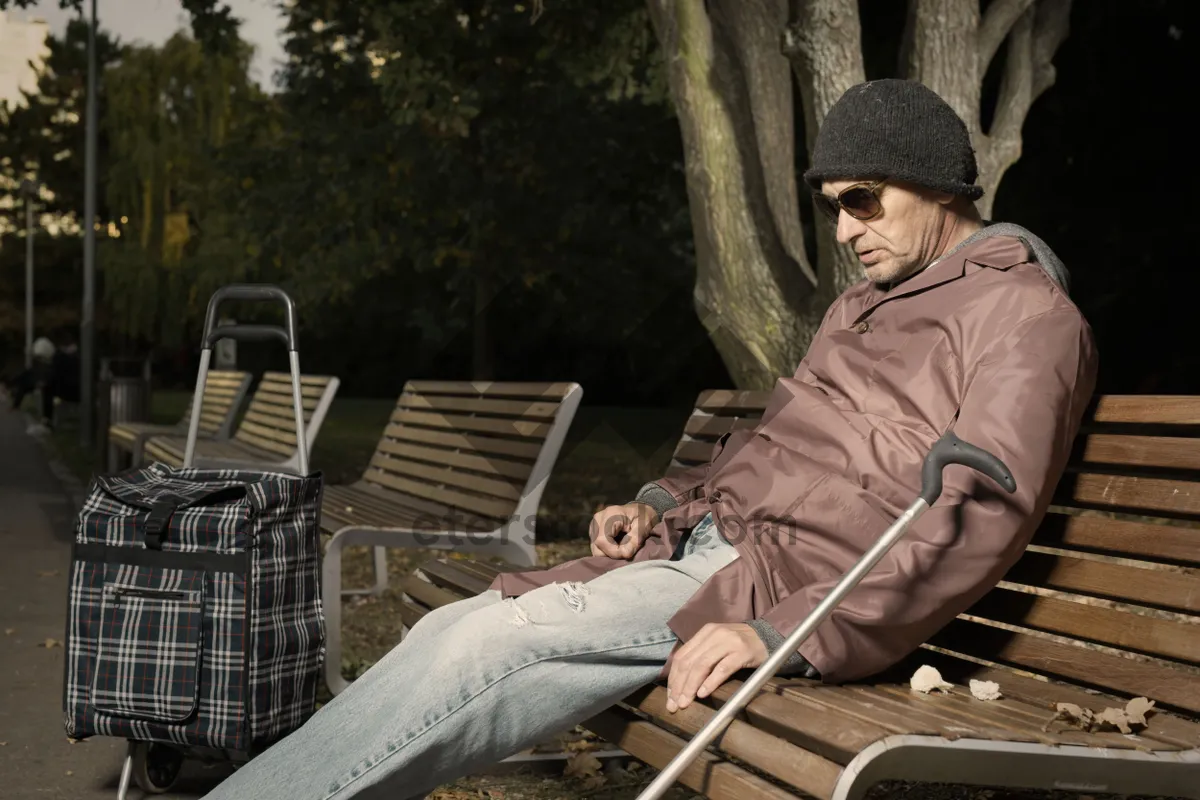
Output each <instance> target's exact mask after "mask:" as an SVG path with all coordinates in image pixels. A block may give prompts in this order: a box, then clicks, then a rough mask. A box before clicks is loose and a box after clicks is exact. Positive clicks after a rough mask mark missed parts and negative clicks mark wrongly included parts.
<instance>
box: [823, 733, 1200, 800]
mask: <svg viewBox="0 0 1200 800" xmlns="http://www.w3.org/2000/svg"><path fill="white" fill-rule="evenodd" d="M1152 724H1153V723H1152ZM884 780H908V781H922V782H929V783H957V784H969V785H975V786H1003V787H1009V788H1014V789H1017V788H1020V789H1057V790H1060V791H1076V792H1104V793H1113V794H1136V795H1154V796H1166V797H1188V798H1193V800H1200V750H1188V751H1183V752H1158V753H1146V752H1143V751H1140V750H1133V749H1129V750H1119V749H1116V748H1103V749H1102V748H1096V747H1082V746H1076V745H1060V746H1051V745H1045V744H1036V743H1031V742H997V741H987V740H981V739H959V740H956V741H950V740H949V739H943V738H941V737H940V736H908V735H896V736H889V737H887V738H885V739H881V740H879V741H878V742H875V743H874V744H872V745H870V746H869V747H867V748H866V749H864V750H863V751H862V752H861V753H859V754H858V755H857V756H855V758H854V759H853V760H852V761H851V762H850V763H849V764H848V765H847V766H846V768H845V769H844V770H843V771H842V775H841V778H839V780H838V783H837V786H836V787H834V791H833V797H832V800H861V798H863V797H864V796H866V794H867V792H868V790H870V788H871V787H872V786H874V785H875V784H877V783H879V782H880V781H884Z"/></svg>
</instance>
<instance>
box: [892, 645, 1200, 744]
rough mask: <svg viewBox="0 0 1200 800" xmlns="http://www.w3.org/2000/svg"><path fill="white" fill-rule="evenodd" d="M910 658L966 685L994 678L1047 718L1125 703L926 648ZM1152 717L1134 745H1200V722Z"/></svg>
mask: <svg viewBox="0 0 1200 800" xmlns="http://www.w3.org/2000/svg"><path fill="white" fill-rule="evenodd" d="M909 661H910V662H912V663H916V662H917V661H919V662H920V663H923V664H929V665H931V666H933V667H936V668H937V669H938V670H940V671H941V673H942V676H943V677H944V678H946V680H949V681H954V682H956V683H958V684H960V685H964V686H966V685H968V683H969V681H970V679H972V678H974V679H975V680H980V681H992V682H994V683H996V684H998V685H999V686H1000V690H1001V692H1003V694H1004V695H1005V696H1006V697H1009V698H1011V699H1013V700H1019V701H1021V702H1022V703H1024V704H1026V705H1027V706H1029V707H1030V708H1032V709H1037V710H1040V711H1041V712H1042V713H1043V714H1044V718H1045V720H1049V719H1050V718H1051V717H1052V716H1054V712H1055V707H1056V704H1058V703H1075V704H1076V705H1078V706H1080V707H1083V708H1091V709H1093V710H1095V711H1099V710H1100V709H1101V708H1103V707H1106V706H1123V705H1124V702H1125V701H1124V700H1122V699H1119V698H1115V697H1110V696H1107V695H1097V694H1092V693H1091V692H1089V691H1085V690H1083V689H1080V688H1079V687H1077V686H1073V685H1071V684H1068V683H1062V682H1060V681H1048V680H1044V679H1039V678H1034V677H1031V676H1029V675H1020V674H1017V673H1016V672H1013V671H1012V670H1011V669H1009V668H1006V667H1003V666H998V667H991V666H984V665H980V664H975V663H972V662H970V661H965V660H963V659H961V658H956V657H954V656H951V655H948V654H946V653H939V652H935V651H931V650H929V649H927V648H922V649H921V650H919V651H918V652H917V653H916V654H914V657H913V658H912V659H909ZM1149 720H1150V724H1149V725H1148V726H1147V727H1146V728H1143V729H1142V730H1140V731H1138V733H1137V734H1136V735H1134V736H1133V737H1131V738H1130V741H1132V742H1134V743H1135V744H1136V743H1139V742H1140V743H1142V744H1143V745H1144V746H1146V747H1149V748H1151V749H1160V748H1165V749H1170V750H1179V749H1188V748H1191V747H1195V746H1197V745H1198V744H1200V725H1196V724H1195V723H1192V722H1188V721H1186V720H1184V719H1181V718H1180V717H1177V716H1175V715H1174V714H1171V713H1167V712H1164V711H1155V712H1154V713H1153V714H1152V715H1151V716H1150V718H1149ZM1043 724H1045V723H1043ZM1059 727H1060V728H1061V727H1066V726H1065V725H1062V726H1059Z"/></svg>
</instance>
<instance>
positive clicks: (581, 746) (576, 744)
mask: <svg viewBox="0 0 1200 800" xmlns="http://www.w3.org/2000/svg"><path fill="white" fill-rule="evenodd" d="M566 749H567V750H569V751H571V752H573V753H585V752H587V751H588V750H595V749H596V744H595V743H594V742H589V741H588V740H587V739H576V740H575V741H573V742H567V748H566Z"/></svg>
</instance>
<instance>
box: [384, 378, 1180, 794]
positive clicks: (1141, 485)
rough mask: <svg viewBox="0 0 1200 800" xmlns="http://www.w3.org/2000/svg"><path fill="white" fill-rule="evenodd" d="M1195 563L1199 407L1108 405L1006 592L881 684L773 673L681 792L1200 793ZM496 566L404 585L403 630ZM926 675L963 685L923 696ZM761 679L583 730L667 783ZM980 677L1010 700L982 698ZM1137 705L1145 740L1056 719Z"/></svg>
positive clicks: (683, 461) (711, 416)
mask: <svg viewBox="0 0 1200 800" xmlns="http://www.w3.org/2000/svg"><path fill="white" fill-rule="evenodd" d="M766 397H767V395H766V394H765V393H751V392H731V391H711V392H705V393H704V394H702V395H701V397H700V400H699V402H698V403H697V406H696V409H695V411H694V413H693V415H692V417H691V419H690V420H689V422H688V423H687V429H686V432H685V435H684V438H683V440H682V441H681V442H680V443H679V445H678V447H677V449H676V452H675V457H674V458H673V460H672V467H673V468H679V467H683V466H688V465H692V464H696V463H702V462H705V461H707V460H708V458H709V456H710V455H711V452H712V450H713V444H714V443H715V441H716V440H717V438H719V436H720V435H721V434H723V433H724V432H726V431H729V430H731V429H733V428H735V427H739V426H745V425H751V426H752V425H754V424H755V422H754V420H755V419H756V418H757V417H758V416H760V415H761V412H762V409H763V406H764V404H765V401H766ZM985 533H986V532H984V531H976V532H972V535H985ZM515 568H516V567H504V569H506V570H508V569H515ZM1198 568H1200V397H1184V396H1171V397H1167V396H1116V395H1107V396H1100V397H1098V398H1096V399H1095V400H1094V402H1093V404H1092V407H1091V409H1090V410H1089V412H1088V416H1087V418H1086V420H1085V423H1084V426H1083V428H1082V430H1081V432H1080V434H1079V437H1078V438H1077V440H1076V443H1075V449H1074V453H1073V457H1072V460H1071V463H1070V466H1069V468H1068V470H1067V472H1066V474H1065V475H1064V476H1063V478H1062V480H1061V481H1060V483H1059V486H1058V489H1057V494H1056V497H1055V504H1054V505H1052V506H1051V508H1050V511H1049V513H1048V514H1047V516H1046V518H1045V520H1044V521H1043V523H1042V525H1041V526H1040V527H1039V529H1038V531H1037V533H1036V534H1035V536H1034V538H1033V541H1032V543H1031V545H1030V546H1029V547H1028V549H1027V551H1026V553H1025V554H1024V556H1023V557H1022V558H1021V560H1020V561H1019V562H1018V563H1017V564H1016V565H1015V566H1014V567H1013V569H1012V570H1011V571H1010V572H1009V573H1008V574H1007V575H1006V576H1005V578H1004V580H1003V581H1002V582H1001V583H1000V584H999V585H998V586H997V587H996V588H995V589H994V590H992V591H991V592H990V593H989V594H987V595H986V596H985V597H984V598H983V599H982V600H980V601H979V602H978V603H977V604H975V605H974V606H973V607H972V608H971V609H969V610H968V611H967V612H966V613H964V614H962V615H960V616H959V617H958V618H957V619H956V620H954V621H953V622H952V623H951V624H950V625H948V626H946V627H945V628H944V629H942V630H941V631H940V632H939V633H938V634H937V635H935V636H934V637H933V639H932V640H931V641H929V642H928V643H926V644H925V645H923V646H922V647H921V648H920V649H919V650H918V651H917V652H916V653H914V654H913V655H912V656H911V657H910V658H908V659H906V660H905V661H904V662H902V663H901V664H900V665H898V666H897V667H895V668H893V669H892V670H888V671H887V672H886V673H884V674H881V675H878V676H875V677H874V678H872V679H870V680H866V681H858V682H854V683H849V684H845V685H838V686H834V685H824V684H822V683H821V682H819V681H812V680H805V679H780V678H776V679H773V680H772V681H770V682H769V683H768V684H767V685H766V687H764V689H763V690H762V692H761V693H760V694H759V695H758V696H757V697H756V698H755V699H754V700H752V701H751V702H750V704H749V705H748V706H747V707H746V709H745V710H744V711H743V712H742V713H741V714H740V716H739V717H738V718H736V719H735V720H734V722H733V723H732V724H731V725H730V726H729V727H728V728H727V729H726V731H725V733H724V734H723V736H722V737H720V738H719V739H718V740H717V742H716V746H714V747H713V748H710V749H709V750H708V751H707V752H705V753H703V754H701V757H700V758H698V759H697V760H696V761H694V762H693V763H692V765H691V766H690V767H689V768H688V769H687V770H686V771H685V772H684V773H683V775H682V777H681V778H680V782H681V783H683V784H685V785H686V786H688V787H690V788H691V789H693V790H696V791H698V792H701V793H703V794H704V795H706V796H707V797H710V798H714V799H717V798H721V799H727V800H733V799H736V800H763V799H765V798H795V797H816V798H822V799H823V800H825V799H828V798H837V800H848V799H849V798H860V797H862V796H863V795H864V793H865V792H866V791H867V790H868V789H869V788H870V787H871V786H872V785H874V784H876V783H878V782H879V781H882V780H910V781H923V782H946V783H958V784H972V785H976V786H1006V787H1014V788H1015V787H1025V788H1034V789H1039V788H1040V789H1059V790H1067V791H1077V792H1091V793H1096V792H1113V793H1119V794H1137V795H1155V796H1158V795H1162V796H1171V797H1190V798H1200V569H1198ZM497 571H498V570H497V568H496V567H494V566H490V565H487V564H484V563H481V562H470V561H457V560H444V559H440V560H436V561H434V562H432V563H429V564H426V565H424V566H423V567H422V568H421V569H420V570H419V571H418V573H416V574H414V575H412V576H409V577H408V578H406V579H405V581H404V584H403V589H404V592H405V596H404V605H403V607H402V616H403V621H404V624H405V626H407V627H411V626H412V625H414V624H416V622H417V621H418V620H419V619H420V618H421V617H422V616H423V615H424V614H425V613H427V612H428V611H430V610H431V609H433V608H436V607H438V606H441V605H444V604H446V603H449V602H453V601H454V600H457V599H459V598H463V597H467V596H471V595H474V594H477V593H479V592H481V591H483V590H485V589H486V588H487V587H488V585H489V584H490V583H491V581H492V578H493V577H494V576H495V575H496V573H497ZM924 664H928V665H931V666H934V667H936V668H937V669H938V670H940V672H941V674H942V676H943V677H944V678H945V679H946V680H948V681H951V682H952V683H953V684H954V686H953V688H952V689H950V690H949V691H948V692H946V693H940V692H933V693H930V694H923V693H918V692H916V691H914V690H912V689H911V688H910V686H909V685H908V680H909V678H910V677H911V676H912V675H913V672H914V671H915V669H916V668H917V667H918V666H921V665H924ZM746 674H748V673H742V674H741V675H739V676H735V679H733V680H730V681H728V682H727V683H726V684H725V685H724V686H723V687H721V688H720V689H719V690H718V691H717V692H716V693H715V694H714V696H712V697H710V698H707V699H705V700H701V701H697V702H696V703H693V704H692V705H691V706H689V707H688V708H687V709H685V710H683V711H680V712H677V713H675V714H670V713H668V712H667V710H666V689H665V682H659V683H656V684H654V685H651V686H648V687H646V688H644V689H641V690H639V691H637V692H635V693H633V694H632V695H631V696H629V697H628V698H626V699H625V700H624V701H623V702H622V703H620V704H618V705H616V706H613V707H611V708H609V709H607V710H606V711H604V712H602V713H600V714H599V715H597V716H596V717H594V718H592V719H590V720H588V721H586V722H585V723H583V726H584V727H585V728H587V729H589V730H591V731H593V732H595V733H597V734H599V735H600V736H602V737H604V738H605V739H607V740H608V741H609V742H610V743H612V744H613V745H615V746H616V747H619V748H621V749H622V750H624V751H625V752H627V753H629V754H631V755H633V756H635V757H637V758H639V759H641V760H642V761H645V762H646V763H648V764H650V765H651V766H652V767H655V768H657V769H662V768H663V767H665V766H666V764H667V763H668V762H669V761H670V760H671V758H672V757H673V756H674V755H675V754H676V753H678V752H679V751H680V750H681V749H682V748H683V746H684V745H685V744H686V739H687V737H689V736H691V735H692V734H694V733H696V732H697V731H698V730H700V728H701V727H703V725H704V724H705V723H706V722H707V721H708V720H709V719H710V718H711V716H712V714H713V709H714V708H715V707H718V706H719V705H720V704H721V703H723V702H725V701H726V700H728V699H729V698H730V697H732V695H733V693H734V692H735V691H736V690H737V689H738V687H739V686H740V685H741V681H740V680H738V679H737V678H739V677H744V676H745V675H746ZM972 679H976V680H980V681H994V682H996V683H997V684H998V685H999V687H1000V691H1001V693H1002V697H1001V699H998V700H986V701H985V700H979V699H976V698H975V697H974V696H973V695H972V693H971V692H970V691H969V690H968V688H967V687H968V686H969V681H970V680H972ZM1135 697H1145V698H1149V699H1150V700H1153V701H1154V702H1155V704H1156V706H1155V708H1154V709H1153V712H1152V713H1150V714H1149V715H1147V723H1148V724H1147V725H1146V726H1145V727H1144V728H1141V727H1137V726H1135V727H1132V728H1131V732H1130V733H1129V734H1125V733H1122V732H1121V731H1119V730H1116V729H1113V728H1111V727H1103V728H1095V729H1088V730H1084V729H1083V727H1082V726H1077V725H1073V724H1072V723H1071V722H1069V721H1068V720H1066V719H1055V717H1056V716H1057V710H1058V708H1057V706H1058V704H1060V703H1071V704H1075V705H1077V706H1079V707H1080V708H1082V709H1088V710H1091V711H1093V712H1096V713H1097V714H1099V713H1100V712H1102V710H1103V709H1105V708H1109V707H1113V708H1124V707H1125V705H1126V702H1127V701H1128V700H1130V699H1131V698H1135Z"/></svg>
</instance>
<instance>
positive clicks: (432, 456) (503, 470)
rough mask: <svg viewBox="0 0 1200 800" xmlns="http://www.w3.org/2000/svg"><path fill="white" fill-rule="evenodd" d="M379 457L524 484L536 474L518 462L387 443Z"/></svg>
mask: <svg viewBox="0 0 1200 800" xmlns="http://www.w3.org/2000/svg"><path fill="white" fill-rule="evenodd" d="M376 453H377V454H378V453H386V454H388V455H391V456H396V457H397V458H407V459H412V460H413V461H425V462H429V463H431V464H448V465H451V466H455V467H461V468H462V469H469V470H472V471H474V472H483V473H489V474H491V475H496V476H502V477H505V478H512V479H514V480H517V481H521V482H522V483H523V482H524V481H526V480H528V479H529V474H530V473H531V472H532V471H533V462H532V461H515V460H512V459H508V458H500V457H498V456H491V457H485V456H480V455H473V454H470V453H459V452H455V451H453V450H441V449H438V448H435V447H424V446H421V445H414V444H406V443H404V442H400V441H394V440H391V439H387V438H386V437H385V438H384V439H382V440H381V441H380V442H379V446H378V448H377V449H376Z"/></svg>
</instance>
